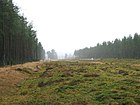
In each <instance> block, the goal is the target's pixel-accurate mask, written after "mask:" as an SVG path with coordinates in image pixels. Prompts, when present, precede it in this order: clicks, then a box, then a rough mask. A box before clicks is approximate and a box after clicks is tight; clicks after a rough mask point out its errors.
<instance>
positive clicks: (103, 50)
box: [74, 33, 140, 58]
mask: <svg viewBox="0 0 140 105" xmlns="http://www.w3.org/2000/svg"><path fill="white" fill-rule="evenodd" d="M74 55H75V57H77V58H140V35H139V34H138V33H135V34H134V36H133V37H132V36H131V35H130V36H128V37H124V38H122V39H121V40H120V39H115V40H114V41H112V42H110V41H108V42H103V43H102V44H99V43H98V44H97V45H96V46H95V47H90V48H87V47H86V48H84V49H79V50H75V52H74Z"/></svg>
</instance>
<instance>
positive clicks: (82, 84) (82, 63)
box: [0, 59, 140, 105]
mask: <svg viewBox="0 0 140 105" xmlns="http://www.w3.org/2000/svg"><path fill="white" fill-rule="evenodd" d="M139 65H140V60H132V59H105V60H91V61H90V60H70V61H51V62H34V63H27V64H23V65H16V66H12V67H6V68H0V105H139V104H140V66H139Z"/></svg>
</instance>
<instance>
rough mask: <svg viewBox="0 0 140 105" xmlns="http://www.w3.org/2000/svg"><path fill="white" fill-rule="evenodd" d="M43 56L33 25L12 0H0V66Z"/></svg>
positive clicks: (42, 57)
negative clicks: (20, 12)
mask: <svg viewBox="0 0 140 105" xmlns="http://www.w3.org/2000/svg"><path fill="white" fill-rule="evenodd" d="M44 58H45V50H44V49H43V47H42V45H41V43H40V42H38V39H37V36H36V31H35V30H34V29H33V25H32V24H31V23H29V22H28V21H27V19H26V18H25V17H24V16H21V15H20V14H19V8H18V7H17V6H15V5H14V4H13V2H12V0H0V66H2V65H12V64H19V63H25V62H29V61H37V60H40V59H44Z"/></svg>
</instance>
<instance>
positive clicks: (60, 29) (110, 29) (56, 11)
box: [13, 0, 140, 54]
mask: <svg viewBox="0 0 140 105" xmlns="http://www.w3.org/2000/svg"><path fill="white" fill-rule="evenodd" d="M13 1H14V3H15V4H16V5H18V6H19V7H20V8H21V9H20V10H21V13H24V16H25V17H27V19H28V20H29V21H30V22H31V21H32V22H33V25H34V27H35V29H36V30H37V37H38V39H39V41H40V42H41V43H42V45H43V47H44V49H45V50H46V51H47V50H50V49H55V50H56V51H57V52H58V53H59V54H60V53H73V51H74V50H75V49H80V48H84V47H90V46H95V45H96V44H97V43H98V42H99V43H102V42H103V41H112V40H114V39H115V38H122V37H123V36H129V34H131V35H133V34H134V33H135V32H138V33H139V34H140V0H13Z"/></svg>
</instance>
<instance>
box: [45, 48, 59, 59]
mask: <svg viewBox="0 0 140 105" xmlns="http://www.w3.org/2000/svg"><path fill="white" fill-rule="evenodd" d="M47 56H48V58H49V59H58V56H57V53H56V52H55V50H54V49H52V50H51V51H48V52H47Z"/></svg>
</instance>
